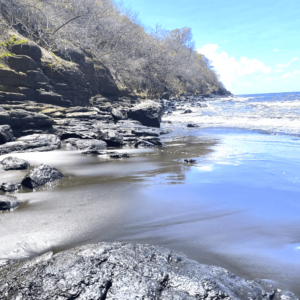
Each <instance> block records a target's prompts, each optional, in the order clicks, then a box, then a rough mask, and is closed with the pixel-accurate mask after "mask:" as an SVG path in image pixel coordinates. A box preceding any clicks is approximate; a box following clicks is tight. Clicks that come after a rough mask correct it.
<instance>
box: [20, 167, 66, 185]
mask: <svg viewBox="0 0 300 300" xmlns="http://www.w3.org/2000/svg"><path fill="white" fill-rule="evenodd" d="M63 177H64V175H63V174H62V173H60V172H59V171H58V170H57V169H56V168H52V167H50V166H47V165H40V166H38V167H36V168H34V169H33V170H31V171H30V172H29V173H28V174H27V175H26V176H25V177H24V178H23V180H22V185H23V186H25V187H26V188H28V189H36V188H37V187H40V186H42V185H45V184H46V183H48V182H53V181H56V180H60V179H62V178H63Z"/></svg>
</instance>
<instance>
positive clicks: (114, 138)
mask: <svg viewBox="0 0 300 300" xmlns="http://www.w3.org/2000/svg"><path fill="white" fill-rule="evenodd" d="M123 138H124V137H123V135H122V134H121V133H119V132H118V131H116V130H109V129H106V130H105V129H104V130H100V131H99V139H101V140H103V141H105V142H106V143H107V146H108V147H119V146H122V145H123V144H124V142H123Z"/></svg>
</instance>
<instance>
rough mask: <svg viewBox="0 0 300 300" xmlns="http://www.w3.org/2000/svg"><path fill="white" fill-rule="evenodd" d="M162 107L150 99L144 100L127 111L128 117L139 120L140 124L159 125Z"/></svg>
mask: <svg viewBox="0 0 300 300" xmlns="http://www.w3.org/2000/svg"><path fill="white" fill-rule="evenodd" d="M162 115H163V107H162V105H161V104H159V103H157V102H154V101H152V100H146V101H144V102H142V103H141V104H138V105H136V106H134V107H133V108H131V109H130V110H129V111H128V118H131V119H133V120H137V121H139V122H141V124H142V125H145V126H151V127H158V128H159V127H160V122H161V117H162Z"/></svg>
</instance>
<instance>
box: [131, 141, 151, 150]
mask: <svg viewBox="0 0 300 300" xmlns="http://www.w3.org/2000/svg"><path fill="white" fill-rule="evenodd" d="M134 147H135V148H153V147H155V145H154V144H153V143H151V142H147V141H144V140H139V141H137V142H136V143H135V144H134Z"/></svg>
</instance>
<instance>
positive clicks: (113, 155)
mask: <svg viewBox="0 0 300 300" xmlns="http://www.w3.org/2000/svg"><path fill="white" fill-rule="evenodd" d="M109 157H110V158H115V159H119V158H129V155H128V154H127V153H118V152H115V153H110V154H109Z"/></svg>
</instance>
